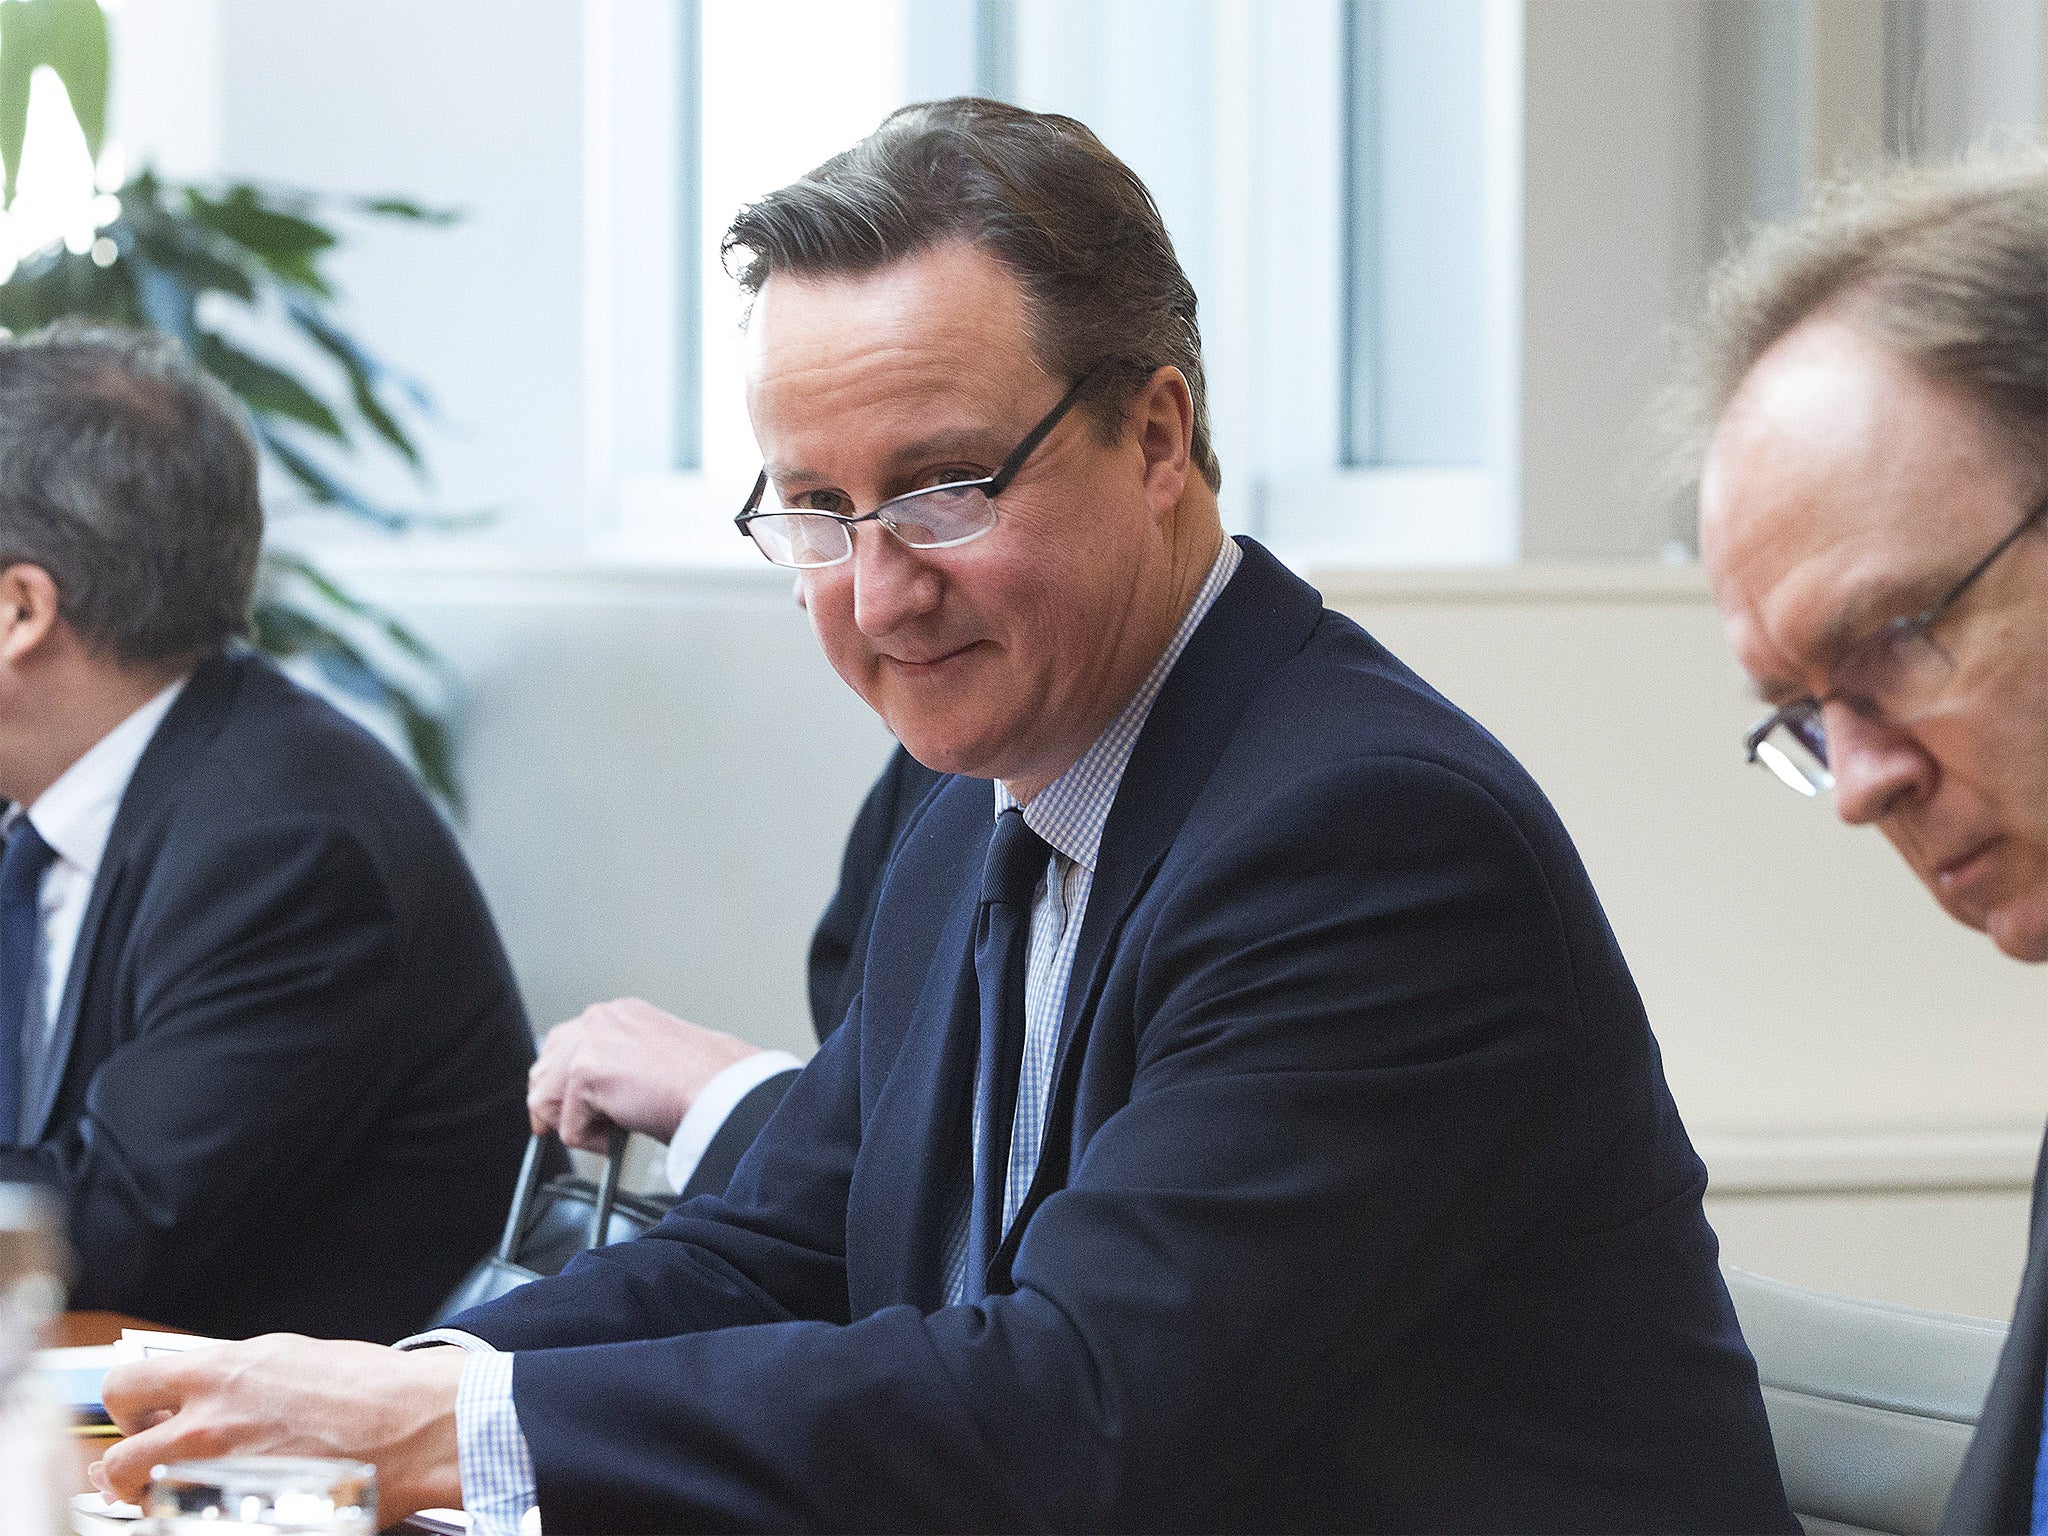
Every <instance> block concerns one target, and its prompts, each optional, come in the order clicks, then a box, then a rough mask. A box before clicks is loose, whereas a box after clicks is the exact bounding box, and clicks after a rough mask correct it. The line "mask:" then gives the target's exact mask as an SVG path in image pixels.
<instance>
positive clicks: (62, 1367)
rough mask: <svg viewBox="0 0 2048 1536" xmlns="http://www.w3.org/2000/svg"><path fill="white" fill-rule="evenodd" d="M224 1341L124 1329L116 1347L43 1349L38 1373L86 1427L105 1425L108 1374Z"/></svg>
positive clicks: (37, 1359) (47, 1388)
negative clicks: (103, 1400) (131, 1363)
mask: <svg viewBox="0 0 2048 1536" xmlns="http://www.w3.org/2000/svg"><path fill="white" fill-rule="evenodd" d="M223 1342H225V1341H223V1340H221V1339H203V1338H200V1337H198V1336H197V1335H195V1334H190V1333H157V1332H155V1331H154V1330H152V1329H148V1328H123V1329H122V1330H121V1337H120V1340H119V1341H118V1342H116V1343H113V1344H87V1345H82V1346H78V1347H75V1348H71V1349H39V1350H37V1351H36V1355H35V1373H36V1375H37V1376H38V1377H39V1378H40V1379H41V1380H42V1382H43V1386H44V1390H45V1391H47V1392H48V1393H49V1394H50V1396H51V1397H52V1398H54V1399H55V1400H56V1401H57V1402H60V1403H62V1404H64V1406H65V1407H67V1408H69V1409H71V1410H72V1411H73V1412H74V1413H76V1414H77V1415H78V1417H79V1421H80V1422H81V1423H84V1424H105V1423H106V1422H107V1410H106V1408H105V1406H104V1405H103V1404H102V1403H101V1402H100V1381H101V1379H102V1378H104V1377H105V1376H106V1374H107V1372H108V1371H111V1370H112V1369H113V1368H114V1367H115V1366H117V1365H120V1364H122V1363H123V1362H125V1361H129V1360H147V1359H150V1358H151V1357H152V1356H156V1355H174V1354H181V1353H183V1352H184V1351H185V1350H188V1349H203V1348H205V1347H206V1346H207V1345H208V1344H219V1343H223Z"/></svg>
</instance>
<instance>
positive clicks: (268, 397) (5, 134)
mask: <svg viewBox="0 0 2048 1536" xmlns="http://www.w3.org/2000/svg"><path fill="white" fill-rule="evenodd" d="M109 66H110V59H109V47H108V38H107V24H106V17H105V16H104V14H103V13H102V12H101V10H100V7H99V3H98V0H0V168H4V174H5V186H4V190H0V206H6V207H11V206H12V205H13V203H14V200H15V192H16V180H17V176H18V174H19V171H20V166H21V154H22V148H23V144H24V141H25V139H26V137H27V124H28V107H29V92H30V85H31V82H32V80H33V78H34V76H35V74H36V71H37V70H38V69H41V68H44V67H48V68H49V69H50V70H52V71H53V72H54V73H55V74H56V76H57V78H58V79H59V80H60V81H61V82H62V83H63V85H64V89H65V93H66V94H67V95H68V97H69V98H70V103H71V110H72V112H73V114H74V115H75V116H76V118H77V120H78V126H79V128H80V130H81V131H82V133H83V134H84V137H85V143H86V146H87V148H88V149H89V150H90V151H91V153H92V156H93V158H94V161H95V162H97V161H98V159H99V155H100V150H101V147H102V143H103V140H104V137H105V132H106V105H107V79H108V73H109ZM99 203H100V207H101V209H102V211H103V212H104V213H105V215H106V217H105V219H104V222H101V221H100V220H99V219H98V218H97V217H96V218H95V224H96V228H95V229H94V231H93V233H92V235H91V238H90V240H89V241H87V240H84V239H73V240H70V241H68V242H67V241H61V240H60V241H56V242H53V243H52V244H50V245H48V246H46V247H44V248H43V249H41V250H38V251H36V252H34V253H32V254H30V255H28V256H27V257H25V258H23V259H22V260H21V262H20V263H19V265H17V266H16V267H15V269H14V271H13V272H12V273H11V274H10V275H8V276H7V277H6V278H5V280H4V281H0V326H5V327H6V328H7V329H8V330H10V331H14V332H17V333H18V332H24V331H29V330H33V329H35V328H36V327H38V326H42V325H46V324H48V323H50V322H51V321H54V320H58V319H61V318H64V317H66V316H75V317H78V318H81V319H88V320H95V321H100V322H103V323H107V324H112V325H125V326H137V327H144V328H147V329H151V330H155V331H160V332H163V333H165V334H168V335H171V336H174V337H176V338H177V339H178V340H179V341H180V342H181V343H182V344H183V345H184V346H185V347H186V348H187V349H188V350H189V351H190V352H191V353H192V355H193V356H194V357H195V358H196V359H197V360H198V362H199V363H200V365H201V366H202V367H204V368H205V369H206V370H207V371H208V372H210V373H212V374H213V375H214V376H215V377H216V378H218V379H219V380H220V381H221V382H222V383H223V384H225V385H226V386H227V387H228V388H229V389H230V390H232V391H233V392H234V393H235V395H236V396H237V397H239V398H240V399H241V401H242V403H243V404H244V405H245V406H246V407H247V408H248V411H249V417H250V421H251V423H252V425H253V427H254V429H255V433H256V437H257V440H258V442H259V445H260V447H261V449H262V452H263V455H264V457H265V459H266V460H267V461H268V463H269V464H270V465H271V466H272V467H273V469H274V470H275V471H276V472H277V474H278V475H280V476H281V477H282V478H283V479H284V480H285V482H286V483H288V484H290V485H291V486H292V487H293V488H294V489H295V490H296V491H297V492H298V493H299V495H300V496H301V497H302V498H303V499H304V500H305V501H306V502H308V503H311V504H312V505H315V506H318V507H323V508H328V509H332V510H334V511H336V512H339V513H343V514H346V515H348V516H350V517H353V518H356V519H359V520H361V521H364V522H367V523H369V524H372V525H374V526H377V527H379V528H384V529H387V530H394V531H395V530H402V529H405V528H409V527H413V526H416V525H418V524H420V523H422V522H436V523H446V522H448V521H450V520H449V519H445V518H437V517H433V516H431V515H429V514H423V513H421V512H418V511H415V510H410V509H403V508H396V507H392V506H388V505H385V504H383V503H381V502H380V501H378V500H377V499H375V498H373V497H372V496H370V495H368V494H367V493H365V492H364V491H363V490H362V489H361V488H360V484H359V480H358V478H357V475H356V473H354V471H355V470H356V469H357V467H358V466H357V461H358V460H359V459H360V457H361V456H362V455H364V454H365V453H382V454H385V455H388V456H391V457H394V458H395V459H396V460H397V461H398V462H400V463H401V464H403V465H404V466H405V467H406V469H407V470H408V471H409V472H410V473H411V474H412V475H413V476H414V477H416V479H417V480H418V482H419V483H420V484H421V485H424V484H425V460H424V457H423V454H422V452H421V449H420V445H419V441H418V438H417V435H416V426H415V425H414V423H417V422H419V421H420V420H422V419H423V418H425V417H427V416H428V415H430V413H431V406H430V403H429V401H428V399H427V396H426V394H425V392H424V391H423V390H422V389H421V388H420V387H419V385H418V384H416V383H415V382H413V381H412V380H410V379H407V378H405V377H404V376H403V375H401V374H399V373H398V372H396V371H395V370H393V369H392V368H390V367H388V366H386V365H385V364H384V363H383V362H382V361H380V360H379V359H378V358H377V357H376V356H375V355H374V354H373V353H372V352H371V351H370V350H369V349H367V348H365V347H364V346H363V345H362V344H361V343H360V342H358V341H357V340H356V339H355V338H354V337H353V336H352V335H351V334H350V332H349V330H348V329H347V327H346V326H345V325H344V324H343V322H342V321H341V319H340V318H339V316H338V314H337V308H336V302H335V298H336V296H335V290H334V286H333V283H332V281H331V279H330V278H329V275H328V273H327V270H326V262H327V259H328V258H329V256H330V255H331V254H332V253H333V252H334V250H335V249H336V247H337V246H338V245H339V243H340V239H341V237H340V235H339V233H338V232H337V229H336V220H335V218H334V215H335V214H336V213H351V214H355V215H358V216H367V217H372V218H383V219H399V220H404V221H406V222H409V223H414V224H421V225H431V224H438V223H445V222H447V221H448V220H449V219H450V218H451V217H452V216H451V215H449V214H446V213H440V212H435V211H431V210H428V209H425V208H422V207H420V206H418V205H416V204H414V203H412V202H410V201H407V200H405V199H403V198H375V199H350V200H341V199H332V198H321V197H318V196H315V195H314V194H312V193H308V192H303V191H297V190H293V189H288V188H280V187H268V186H255V185H250V184H247V183H235V184H230V185H225V186H194V185H181V184H176V183H173V182H170V181H166V180H164V179H162V178H160V177H158V176H157V175H156V174H155V173H154V172H153V171H152V170H150V169H148V168H146V167H145V168H143V169H141V170H139V171H138V172H136V173H135V174H134V175H133V176H130V177H129V178H128V179H127V180H126V181H125V182H123V184H122V185H121V186H119V187H118V188H117V189H115V190H114V191H113V193H112V197H111V199H106V198H103V199H100V200H99ZM279 327H282V328H284V330H285V331H287V332H289V333H290V334H291V335H293V336H295V337H296V338H297V339H298V341H299V342H300V343H303V344H304V346H303V347H302V348H301V349H300V350H302V351H305V350H309V351H310V354H311V355H314V356H317V357H318V358H319V359H321V360H322V362H323V363H324V365H325V367H324V368H323V369H322V370H319V372H315V371H311V370H308V369H306V368H305V367H303V365H300V364H297V363H296V362H295V361H294V360H292V359H290V358H288V357H285V356H274V355H263V354H262V353H260V352H259V350H258V349H257V348H256V347H255V346H254V345H253V344H252V343H250V342H249V341H248V340H246V338H247V337H248V336H249V335H251V334H261V333H262V332H263V331H264V330H265V329H266V328H268V329H272V330H275V329H276V328H279ZM321 373H324V375H325V377H324V378H323V377H321V376H320V374H321ZM255 638H256V643H257V644H258V645H259V646H260V647H261V648H262V649H263V650H264V651H266V652H268V653H269V654H271V655H273V656H276V657H279V658H281V659H284V658H294V657H303V658H306V659H308V660H310V661H311V662H313V663H314V664H315V665H316V666H317V667H318V669H319V671H320V673H321V675H322V676H323V677H324V678H325V679H326V680H327V681H328V682H329V683H330V684H332V685H333V686H334V687H336V688H338V689H340V690H342V691H343V692H345V693H347V694H349V695H350V696H351V697H354V698H357V699H361V700H363V701H365V702H366V703H368V704H370V705H371V706H372V707H374V708H376V709H379V710H382V711H384V712H386V713H387V714H388V716H389V717H390V718H391V719H392V720H393V721H394V722H395V723H396V725H397V727H398V729H399V732H400V734H401V736H402V738H403V741H404V743H405V746H406V747H407V749H408V751H409V752H410V755H411V758H412V762H413V765H414V767H415V769H416V770H417V771H418V773H419V775H420V777H421V779H422V780H423V781H424V782H425V784H426V785H427V787H428V788H429V789H430V790H432V791H433V792H434V793H435V794H436V795H437V796H439V797H440V799H441V800H442V801H443V803H444V804H446V805H447V806H448V807H449V808H450V809H451V810H455V811H459V810H460V807H461V794H460V787H459V785H458V782H457V780H456V777H455V772H454V763H453V754H452V752H451V750H450V743H449V737H448V731H447V727H446V724H445V721H444V720H443V718H442V717H441V715H440V714H439V713H438V712H437V711H436V709H435V708H434V707H433V706H432V704H431V703H430V702H429V701H428V699H427V697H426V696H425V694H424V692H423V691H422V690H421V689H420V688H419V687H418V686H416V684H415V683H414V682H412V681H410V680H408V679H407V678H406V677H405V676H403V675H402V671H401V669H404V670H410V671H412V672H415V673H419V674H422V675H423V676H424V677H425V678H426V679H427V680H428V681H429V683H430V684H431V683H436V682H438V683H443V684H445V680H446V671H445V668H444V666H443V665H442V663H441V662H440V660H439V658H437V657H436V656H435V655H434V653H433V652H432V651H431V650H429V649H428V648H427V647H426V646H425V645H424V644H422V643H421V641H420V640H419V639H418V638H417V637H416V636H414V635H413V634H412V633H411V632H410V631H409V630H407V629H406V627H405V626H404V625H403V624H401V623H399V622H398V621H397V620H396V619H395V618H393V617H392V616H391V615H389V614H386V613H383V612H381V611H379V610H378V609H376V608H375V607H373V606H372V605H370V604H368V603H366V602H364V601H362V600H361V599H359V598H357V597H355V596H353V595H351V594H350V593H349V592H347V591H346V590H345V589H344V588H343V587H342V586H340V585H339V584H338V583H337V582H335V581H334V580H332V579H331V578H330V577H328V576H326V575H324V574H323V573H322V572H321V571H319V570H318V569H317V568H316V567H315V566H314V565H313V563H312V562H311V561H309V560H307V559H306V558H304V557H303V556H302V555H298V554H295V553H291V552H288V551H285V550H282V549H278V548H274V547H268V548H266V550H265V553H264V562H263V568H262V572H261V575H260V577H259V580H258V595H257V606H256V612H255ZM394 662H395V663H397V664H396V665H394Z"/></svg>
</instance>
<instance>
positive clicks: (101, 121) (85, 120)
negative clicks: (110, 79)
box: [16, 0, 108, 161]
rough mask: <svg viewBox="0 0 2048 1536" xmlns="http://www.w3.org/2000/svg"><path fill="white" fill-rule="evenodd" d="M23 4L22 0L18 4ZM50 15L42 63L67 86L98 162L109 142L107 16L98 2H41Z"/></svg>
mask: <svg viewBox="0 0 2048 1536" xmlns="http://www.w3.org/2000/svg"><path fill="white" fill-rule="evenodd" d="M16 3H20V0H16ZM39 3H42V4H46V5H47V6H48V7H49V11H50V21H49V31H48V33H47V35H46V41H45V49H46V56H45V58H44V59H43V62H44V63H45V64H48V65H49V66H50V68H51V69H53V70H55V71H56V72H57V78H58V79H59V80H61V81H63V82H64V94H65V95H66V96H69V97H70V98H71V113H72V116H74V117H76V118H77V119H78V126H79V129H80V130H81V131H82V132H83V133H84V134H85V147H86V148H87V149H88V150H90V151H91V153H92V157H93V159H94V160H95V161H97V160H98V159H99V157H100V146H101V145H102V144H104V143H105V142H106V138H107V73H108V51H107V16H106V12H104V11H102V10H101V9H100V4H99V0H39Z"/></svg>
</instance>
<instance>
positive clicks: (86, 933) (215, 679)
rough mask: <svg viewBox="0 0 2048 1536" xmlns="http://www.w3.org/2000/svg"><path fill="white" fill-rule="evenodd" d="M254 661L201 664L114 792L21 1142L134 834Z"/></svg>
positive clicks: (70, 1019)
mask: <svg viewBox="0 0 2048 1536" xmlns="http://www.w3.org/2000/svg"><path fill="white" fill-rule="evenodd" d="M260 665H262V663H260V662H256V661H253V660H246V659H240V658H234V657H226V656H217V657H214V658H213V659H212V660H210V661H205V662H201V663H200V665H199V666H198V667H197V668H196V669H195V670H194V671H193V673H192V678H191V681H190V682H188V683H186V685H185V691H184V692H183V693H181V694H179V695H178V701H177V702H176V703H175V704H173V705H172V706H171V710H170V713H169V714H167V715H165V716H164V721H163V724H162V725H160V726H158V727H157V729H156V734H155V735H154V736H152V737H151V738H150V740H149V745H148V747H146V748H145V749H144V750H143V754H142V757H141V758H140V760H138V761H137V763H136V765H135V773H134V776H133V777H131V778H130V779H129V780H128V789H127V791H126V793H124V794H123V795H122V796H121V808H120V810H118V811H117V812H116V813H115V815H114V825H113V829H112V830H111V831H110V832H109V833H108V834H107V846H106V848H105V849H104V850H103V851H102V852H101V854H100V867H99V872H98V873H97V874H96V875H94V877H93V883H92V899H91V901H90V902H88V903H87V905H86V909H85V918H84V921H83V922H82V923H81V924H80V926H79V930H78V942H77V944H76V945H75V946H74V947H73V948H72V951H71V968H70V970H69V971H68V972H67V973H66V975H65V978H64V996H63V1000H62V1002H61V1003H60V1004H59V1006H58V1009H57V1027H56V1029H55V1030H53V1031H52V1032H51V1036H50V1048H49V1050H48V1051H47V1052H46V1053H45V1054H44V1057H43V1072H42V1077H41V1080H40V1081H39V1082H38V1083H37V1084H36V1085H35V1099H34V1102H33V1103H31V1104H30V1105H29V1113H28V1115H27V1117H26V1118H25V1119H24V1121H23V1123H22V1128H21V1129H22V1138H21V1139H22V1141H23V1143H24V1144H28V1143H34V1142H37V1141H41V1140H42V1139H43V1137H44V1135H45V1133H46V1132H47V1131H48V1129H49V1124H50V1116H51V1114H52V1113H53V1112H54V1111H55V1109H56V1106H57V1094H58V1090H59V1089H60V1088H61V1087H62V1086H63V1083H64V1075H65V1069H66V1067H67V1066H68V1065H69V1063H70V1060H71V1048H72V1045H73V1044H74V1042H75V1041H76V1040H77V1038H78V1013H79V1008H80V1007H81V1005H82V1004H83V1001H84V998H85V993H86V990H87V988H88V985H89V982H90V979H91V976H92V970H93V964H94V961H95V959H96V958H97V954H98V950H99V937H100V930H101V929H102V928H104V927H105V926H106V918H107V909H108V907H109V906H110V905H111V904H112V902H113V899H114V896H115V893H116V892H117V891H119V889H120V888H121V885H122V882H123V878H124V876H125V874H126V871H127V867H128V864H129V862H130V860H131V859H132V857H133V856H134V853H135V848H136V843H137V841H138V836H139V834H140V832H141V830H142V829H143V828H144V827H146V826H147V825H148V824H149V820H150V817H151V815H152V814H153V813H154V812H155V810H156V808H157V807H158V806H159V805H160V804H162V803H163V801H164V800H165V799H167V798H168V797H169V796H170V794H171V792H172V791H173V790H174V789H176V788H177V785H178V783H179V781H180V780H181V779H182V778H183V777H184V775H185V771H186V769H187V768H188V767H190V765H191V763H192V761H193V759H194V758H196V757H198V755H199V754H200V753H201V752H203V751H204V750H205V749H206V747H207V745H208V744H209V743H211V742H212V740H213V738H214V737H215V736H216V735H218V734H219V732H220V728H221V723H222V721H223V720H225V719H226V717H227V709H228V705H229V704H230V703H231V702H232V701H233V698H234V695H235V693H236V691H237V690H238V689H239V688H240V686H241V680H242V669H243V668H245V667H249V666H260Z"/></svg>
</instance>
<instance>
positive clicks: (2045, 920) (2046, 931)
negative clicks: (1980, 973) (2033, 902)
mask: <svg viewBox="0 0 2048 1536" xmlns="http://www.w3.org/2000/svg"><path fill="white" fill-rule="evenodd" d="M1984 933H1985V936H1986V937H1987V938H1989V939H1990V940H1991V942H1992V943H1994V944H1996V945H1997V946H1998V948H1999V950H2000V952H2001V953H2004V954H2006V955H2010V956H2011V957H2012V958H2013V959H2015V960H2024V961H2026V962H2027V963H2028V964H2029V965H2039V964H2040V963H2041V962H2042V961H2044V960H2048V916H2044V915H2043V914H2042V913H2039V912H2025V913H2005V912H1994V913H1993V914H1992V915H1991V919H1990V921H1989V922H1987V923H1985V925H1984Z"/></svg>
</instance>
